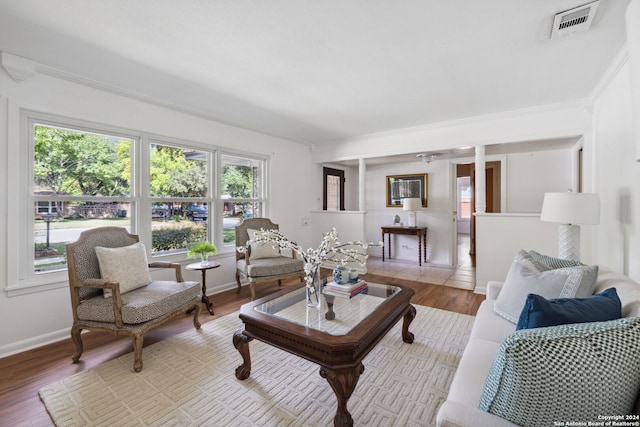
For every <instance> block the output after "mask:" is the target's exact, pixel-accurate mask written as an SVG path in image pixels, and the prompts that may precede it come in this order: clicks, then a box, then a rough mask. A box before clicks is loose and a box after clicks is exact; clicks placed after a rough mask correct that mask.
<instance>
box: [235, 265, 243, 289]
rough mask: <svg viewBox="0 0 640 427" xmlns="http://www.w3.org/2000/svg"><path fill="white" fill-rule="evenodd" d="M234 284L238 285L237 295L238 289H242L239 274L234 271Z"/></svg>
mask: <svg viewBox="0 0 640 427" xmlns="http://www.w3.org/2000/svg"><path fill="white" fill-rule="evenodd" d="M236 283H237V284H238V290H237V291H236V293H237V294H239V293H240V289H242V283H240V273H238V270H236Z"/></svg>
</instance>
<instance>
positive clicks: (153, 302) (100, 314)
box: [78, 280, 200, 324]
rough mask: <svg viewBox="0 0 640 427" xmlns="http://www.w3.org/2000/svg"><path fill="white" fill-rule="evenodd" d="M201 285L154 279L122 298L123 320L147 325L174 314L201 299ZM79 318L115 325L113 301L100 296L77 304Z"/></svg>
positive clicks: (128, 322) (127, 322)
mask: <svg viewBox="0 0 640 427" xmlns="http://www.w3.org/2000/svg"><path fill="white" fill-rule="evenodd" d="M199 288H200V284H199V283H198V282H173V281H164V280H155V281H152V282H151V283H149V284H148V285H146V286H144V287H141V288H138V289H135V290H132V291H130V292H127V293H126V294H124V295H122V321H123V322H124V323H126V324H138V323H144V322H147V321H149V320H153V319H157V318H159V317H162V316H164V315H166V314H167V313H172V312H174V311H175V310H177V309H179V308H180V307H181V306H183V305H185V304H187V303H189V302H190V301H194V300H197V299H198V297H199ZM78 319H80V320H85V321H94V322H115V317H114V314H113V301H112V300H111V299H105V298H102V297H101V296H97V297H93V298H89V299H87V300H84V301H82V302H81V303H80V305H78Z"/></svg>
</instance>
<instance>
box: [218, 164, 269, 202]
mask: <svg viewBox="0 0 640 427" xmlns="http://www.w3.org/2000/svg"><path fill="white" fill-rule="evenodd" d="M261 174H262V161H260V160H255V159H248V158H244V157H238V156H230V155H228V154H223V155H222V188H221V191H222V198H223V199H224V198H229V199H258V198H260V197H261V196H262V183H261V176H262V175H261Z"/></svg>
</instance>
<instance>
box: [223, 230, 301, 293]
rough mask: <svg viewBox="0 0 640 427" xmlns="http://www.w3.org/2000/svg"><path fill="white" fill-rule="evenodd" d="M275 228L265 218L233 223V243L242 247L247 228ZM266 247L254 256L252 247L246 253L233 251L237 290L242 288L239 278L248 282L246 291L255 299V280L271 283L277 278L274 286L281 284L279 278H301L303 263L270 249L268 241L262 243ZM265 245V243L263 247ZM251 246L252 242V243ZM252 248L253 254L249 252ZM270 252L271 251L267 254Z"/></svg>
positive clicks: (247, 234)
mask: <svg viewBox="0 0 640 427" xmlns="http://www.w3.org/2000/svg"><path fill="white" fill-rule="evenodd" d="M263 228H264V229H265V230H278V224H274V223H273V222H271V220H270V219H268V218H248V219H245V220H244V221H243V222H242V223H240V224H239V225H238V226H236V246H238V247H245V246H246V244H247V242H248V241H249V240H250V239H251V237H252V236H249V230H256V231H259V230H260V229H263ZM262 245H263V248H264V249H266V251H262V252H267V253H266V254H264V253H263V254H261V255H265V256H264V257H263V256H260V257H257V256H256V255H257V254H256V253H255V252H256V248H251V247H249V248H248V250H247V251H246V252H240V251H236V282H237V283H238V293H240V289H241V287H242V283H241V277H244V278H245V279H247V280H248V281H249V290H250V291H251V299H252V300H253V299H255V298H256V289H255V285H256V283H261V282H272V281H275V280H277V281H278V285H281V284H282V280H283V279H290V278H293V277H298V278H300V282H303V281H304V262H303V261H302V260H299V259H297V257H296V254H295V253H292V254H291V256H284V255H282V254H281V253H280V252H279V251H277V250H275V249H273V247H271V246H270V245H269V244H268V243H263V244H262ZM265 245H266V246H265ZM252 246H253V245H252ZM252 250H253V251H254V253H253V254H252ZM268 252H271V253H268Z"/></svg>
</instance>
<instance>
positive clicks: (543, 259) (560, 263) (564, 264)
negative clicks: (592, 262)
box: [529, 251, 584, 268]
mask: <svg viewBox="0 0 640 427" xmlns="http://www.w3.org/2000/svg"><path fill="white" fill-rule="evenodd" d="M529 255H531V257H532V258H533V259H535V260H536V261H538V262H540V263H542V264H544V265H546V266H547V267H549V268H568V267H579V266H581V265H584V264H583V263H581V262H580V261H573V260H570V259H564V258H554V257H551V256H548V255H542V254H541V253H539V252H536V251H529Z"/></svg>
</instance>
